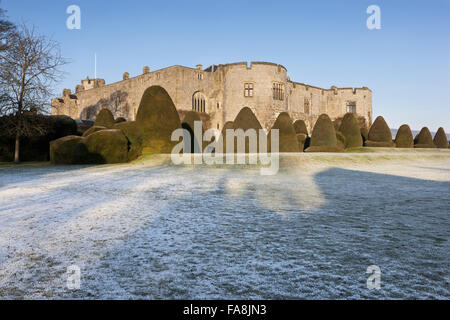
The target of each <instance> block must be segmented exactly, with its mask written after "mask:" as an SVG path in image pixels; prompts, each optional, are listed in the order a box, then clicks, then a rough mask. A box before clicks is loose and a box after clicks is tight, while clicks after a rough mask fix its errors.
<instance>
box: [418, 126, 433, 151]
mask: <svg viewBox="0 0 450 320" xmlns="http://www.w3.org/2000/svg"><path fill="white" fill-rule="evenodd" d="M414 148H436V146H435V145H434V143H433V138H432V137H431V133H430V130H429V129H428V128H427V127H423V128H422V130H420V132H419V133H418V134H417V136H416V137H415V139H414Z"/></svg>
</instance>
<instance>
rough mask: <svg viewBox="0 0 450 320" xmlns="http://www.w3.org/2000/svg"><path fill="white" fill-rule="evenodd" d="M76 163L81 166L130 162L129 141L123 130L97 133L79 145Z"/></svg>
mask: <svg viewBox="0 0 450 320" xmlns="http://www.w3.org/2000/svg"><path fill="white" fill-rule="evenodd" d="M73 154H74V162H76V163H80V164H104V163H123V162H127V161H128V139H127V138H126V137H125V135H124V134H123V132H122V131H121V130H117V129H108V130H102V131H97V132H95V133H93V134H91V135H89V136H87V137H86V138H83V141H82V143H78V144H77V145H76V146H75V148H74V151H73Z"/></svg>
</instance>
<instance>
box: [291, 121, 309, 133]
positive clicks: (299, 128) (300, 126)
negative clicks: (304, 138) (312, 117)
mask: <svg viewBox="0 0 450 320" xmlns="http://www.w3.org/2000/svg"><path fill="white" fill-rule="evenodd" d="M294 129H295V133H303V134H305V135H308V129H307V128H306V123H305V121H303V120H297V121H295V122H294Z"/></svg>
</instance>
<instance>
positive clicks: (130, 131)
mask: <svg viewBox="0 0 450 320" xmlns="http://www.w3.org/2000/svg"><path fill="white" fill-rule="evenodd" d="M113 129H119V130H122V132H123V134H124V135H125V136H126V137H127V139H128V141H129V143H130V146H129V150H128V161H132V160H135V159H137V158H138V157H140V156H141V155H142V137H143V134H144V133H143V129H142V128H141V127H140V126H138V125H137V123H136V122H135V121H130V122H121V123H117V124H115V125H114V126H113Z"/></svg>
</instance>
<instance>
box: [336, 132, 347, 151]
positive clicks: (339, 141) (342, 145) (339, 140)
mask: <svg viewBox="0 0 450 320" xmlns="http://www.w3.org/2000/svg"><path fill="white" fill-rule="evenodd" d="M336 140H337V146H338V147H339V148H341V149H345V146H346V144H347V139H346V138H345V136H344V134H343V133H342V132H340V131H336Z"/></svg>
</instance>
